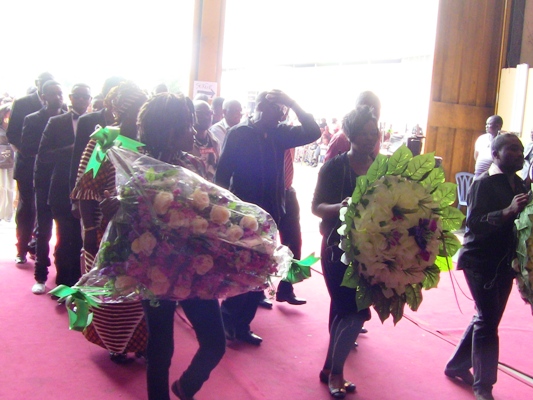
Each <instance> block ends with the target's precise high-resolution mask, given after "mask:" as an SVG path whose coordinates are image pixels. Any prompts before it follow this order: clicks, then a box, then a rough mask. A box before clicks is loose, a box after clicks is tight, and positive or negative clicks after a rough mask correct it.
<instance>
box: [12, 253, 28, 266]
mask: <svg viewBox="0 0 533 400" xmlns="http://www.w3.org/2000/svg"><path fill="white" fill-rule="evenodd" d="M27 261H28V260H26V255H25V254H24V255H22V254H17V256H16V257H15V262H16V263H17V264H26V262H27Z"/></svg>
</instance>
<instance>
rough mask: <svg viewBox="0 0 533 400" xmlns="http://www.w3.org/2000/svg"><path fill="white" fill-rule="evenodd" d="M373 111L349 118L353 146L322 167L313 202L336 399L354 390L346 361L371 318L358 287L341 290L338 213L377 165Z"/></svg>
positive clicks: (346, 126) (327, 368)
mask: <svg viewBox="0 0 533 400" xmlns="http://www.w3.org/2000/svg"><path fill="white" fill-rule="evenodd" d="M373 111H374V110H373V108H370V107H368V106H366V105H365V106H359V107H357V108H356V109H355V110H353V111H351V112H349V113H348V114H347V115H346V116H345V117H344V120H343V124H342V127H343V130H344V133H345V134H346V136H347V137H348V139H349V140H350V143H351V148H350V150H349V151H348V152H346V153H343V154H340V155H338V156H336V157H334V158H333V159H331V160H329V161H327V162H326V163H325V164H324V165H323V166H322V168H321V169H320V172H319V174H318V180H317V185H316V189H315V194H314V197H313V202H312V211H313V214H315V215H316V216H318V217H320V218H322V221H321V223H320V233H321V234H322V236H323V239H322V247H321V253H320V254H321V262H322V271H323V273H324V279H325V281H326V286H327V288H328V292H329V295H330V297H331V303H332V307H330V309H334V310H335V314H334V315H335V316H334V319H333V322H332V323H331V327H330V338H329V346H328V352H327V355H326V361H325V362H324V366H323V368H322V370H321V371H320V374H319V378H320V381H321V382H323V383H327V384H328V386H329V391H330V394H331V396H332V397H334V398H344V397H345V395H346V392H353V391H355V385H354V384H353V383H351V382H349V381H346V380H344V374H343V369H344V363H345V361H346V358H347V357H348V354H349V352H350V350H351V349H352V348H353V343H354V341H355V339H357V335H358V334H359V332H360V331H361V328H362V326H363V324H364V322H365V321H368V320H369V319H370V310H369V309H368V308H366V309H364V310H359V309H358V308H357V304H356V301H355V289H351V288H347V287H344V286H341V283H342V280H343V278H344V273H345V271H346V268H347V265H345V264H343V263H342V261H341V256H342V250H341V249H339V242H340V236H339V234H338V232H337V229H338V228H339V227H340V221H339V211H340V209H341V208H342V207H345V206H346V205H347V204H348V203H347V202H348V199H349V198H350V197H351V196H352V193H353V191H354V189H355V184H356V179H357V177H358V176H360V175H365V174H366V172H367V171H368V168H369V167H370V165H371V164H372V162H373V161H374V154H373V151H374V147H375V145H376V143H377V141H378V139H379V129H378V126H377V118H376V116H375V115H374V113H373Z"/></svg>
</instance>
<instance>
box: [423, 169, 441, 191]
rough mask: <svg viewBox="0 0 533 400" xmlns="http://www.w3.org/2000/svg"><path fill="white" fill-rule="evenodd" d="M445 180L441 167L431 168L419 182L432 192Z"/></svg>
mask: <svg viewBox="0 0 533 400" xmlns="http://www.w3.org/2000/svg"><path fill="white" fill-rule="evenodd" d="M445 180H446V178H445V176H444V170H443V169H442V168H433V169H432V170H431V171H430V173H429V174H428V176H427V177H426V178H424V180H422V181H421V182H420V183H421V184H422V185H423V186H425V187H429V188H430V190H429V191H430V192H434V191H435V189H437V188H438V187H439V185H440V184H442V183H444V181H445Z"/></svg>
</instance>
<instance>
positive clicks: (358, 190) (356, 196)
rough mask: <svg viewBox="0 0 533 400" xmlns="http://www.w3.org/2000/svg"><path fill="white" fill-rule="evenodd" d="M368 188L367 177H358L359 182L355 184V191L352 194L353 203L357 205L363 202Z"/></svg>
mask: <svg viewBox="0 0 533 400" xmlns="http://www.w3.org/2000/svg"><path fill="white" fill-rule="evenodd" d="M367 187H368V179H366V176H364V175H363V176H359V177H357V180H356V182H355V190H354V191H353V194H352V203H354V204H357V203H359V201H360V200H361V197H363V195H364V194H365V192H366V188H367Z"/></svg>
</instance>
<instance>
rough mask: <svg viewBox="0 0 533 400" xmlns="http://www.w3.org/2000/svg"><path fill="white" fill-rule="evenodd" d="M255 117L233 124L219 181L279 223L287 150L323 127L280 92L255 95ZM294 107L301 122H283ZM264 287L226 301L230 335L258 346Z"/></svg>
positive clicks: (315, 136)
mask: <svg viewBox="0 0 533 400" xmlns="http://www.w3.org/2000/svg"><path fill="white" fill-rule="evenodd" d="M256 103H257V105H256V108H255V112H254V115H253V117H252V118H251V119H249V120H247V121H244V122H242V123H240V124H238V125H236V126H234V127H233V128H231V129H230V130H229V131H228V133H227V136H226V139H225V142H224V147H223V149H222V153H221V155H220V159H219V162H218V167H217V171H216V174H215V183H216V184H217V185H220V186H222V187H225V188H229V190H230V191H231V192H233V193H234V194H235V195H236V196H237V197H239V198H240V199H241V200H243V201H247V202H249V203H254V204H257V205H258V206H259V207H261V208H262V209H264V210H265V211H266V212H268V213H269V214H270V215H271V216H272V218H273V219H274V221H275V222H276V224H279V222H280V219H281V217H282V216H283V214H284V213H285V182H284V180H285V172H284V168H285V166H284V157H285V150H287V149H290V148H293V147H297V146H302V145H304V144H307V143H310V142H313V141H315V140H317V139H318V138H319V137H320V128H319V127H318V125H317V123H316V122H315V120H314V118H313V116H312V115H311V114H307V113H306V112H305V111H304V110H303V109H302V108H301V107H300V106H299V105H298V104H297V103H296V102H295V101H294V100H292V99H291V98H290V97H289V96H287V94H285V93H284V92H282V91H280V90H273V91H270V92H262V93H260V94H259V95H258V96H257V100H256ZM286 107H289V108H291V109H292V110H293V111H294V112H295V113H296V116H297V117H298V120H299V121H300V123H301V126H289V125H285V124H280V121H282V119H283V117H284V116H285V114H286ZM263 296H264V294H263V291H262V290H260V291H250V292H247V293H244V294H241V295H238V296H234V297H230V298H228V299H226V300H224V301H223V302H222V308H221V310H222V317H223V318H224V328H225V329H226V335H227V337H228V339H230V340H231V339H238V340H241V341H244V342H247V343H250V344H253V345H259V344H260V343H261V342H262V340H263V339H261V337H259V336H258V335H256V334H254V333H253V332H252V331H251V330H250V323H251V322H252V320H253V319H254V317H255V313H256V311H257V306H258V304H259V301H260V300H261V298H262V297H263Z"/></svg>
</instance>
